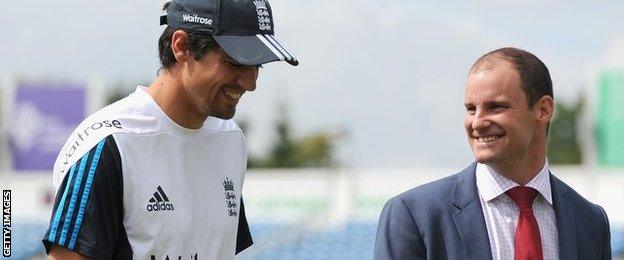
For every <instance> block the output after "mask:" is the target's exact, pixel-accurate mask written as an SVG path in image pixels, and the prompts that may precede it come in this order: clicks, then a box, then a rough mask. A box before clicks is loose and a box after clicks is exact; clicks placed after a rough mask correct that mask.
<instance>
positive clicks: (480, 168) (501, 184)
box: [476, 159, 552, 205]
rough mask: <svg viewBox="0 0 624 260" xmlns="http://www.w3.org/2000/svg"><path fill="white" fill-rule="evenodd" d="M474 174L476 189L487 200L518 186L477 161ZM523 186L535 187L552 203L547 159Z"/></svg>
mask: <svg viewBox="0 0 624 260" xmlns="http://www.w3.org/2000/svg"><path fill="white" fill-rule="evenodd" d="M476 175H477V189H478V190H479V193H480V194H481V196H482V197H483V199H484V200H485V201H487V202H489V201H491V200H493V199H495V198H497V197H498V196H500V195H502V194H503V193H505V192H506V191H508V190H509V189H511V188H513V187H516V186H520V185H519V184H518V183H516V182H514V181H512V180H510V179H507V178H505V177H504V176H503V175H501V174H500V173H498V172H496V171H495V170H494V169H492V167H490V166H487V165H485V164H481V163H477V170H476ZM525 186H527V187H531V188H534V189H536V190H537V191H538V192H539V193H540V194H541V195H542V196H543V197H544V199H546V201H548V203H549V204H550V205H552V192H551V189H550V176H549V165H548V159H547V160H546V162H545V163H544V166H543V167H542V169H541V170H540V172H539V173H538V174H537V175H536V176H535V177H534V178H533V179H532V180H530V181H529V182H528V183H527V184H526V185H525Z"/></svg>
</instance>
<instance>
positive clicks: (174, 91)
mask: <svg viewBox="0 0 624 260" xmlns="http://www.w3.org/2000/svg"><path fill="white" fill-rule="evenodd" d="M171 73H175V72H169V71H163V72H162V74H160V75H159V76H158V77H157V78H156V80H155V81H154V83H152V84H151V85H150V86H149V87H148V89H147V93H148V94H149V95H150V96H151V97H152V98H153V99H154V101H155V102H156V104H158V106H159V107H160V109H162V110H163V112H165V114H166V115H167V116H168V117H169V118H171V120H173V121H174V122H175V123H176V124H178V125H180V126H182V127H184V128H189V129H199V128H201V127H202V125H203V124H204V121H206V118H207V116H205V115H199V113H197V110H196V109H195V108H194V107H193V105H192V103H191V100H189V97H188V96H187V95H186V94H185V92H184V89H183V86H182V82H180V81H179V80H177V79H176V77H174V76H172V74H171Z"/></svg>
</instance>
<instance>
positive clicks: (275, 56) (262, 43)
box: [212, 34, 299, 66]
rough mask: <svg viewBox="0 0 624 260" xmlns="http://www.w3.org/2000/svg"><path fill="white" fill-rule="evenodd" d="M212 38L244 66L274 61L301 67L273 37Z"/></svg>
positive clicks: (222, 36) (233, 36) (259, 35)
mask: <svg viewBox="0 0 624 260" xmlns="http://www.w3.org/2000/svg"><path fill="white" fill-rule="evenodd" d="M212 37H213V38H214V39H215V41H217V43H218V44H219V46H221V49H223V50H224V51H225V53H227V54H228V55H229V56H230V57H232V59H234V60H236V61H237V62H239V63H240V64H243V65H260V64H265V63H269V62H273V61H286V62H288V63H290V64H291V65H293V66H297V65H299V62H298V61H297V59H296V58H295V57H294V56H293V55H292V54H291V53H290V52H288V51H287V50H286V49H285V48H284V47H283V46H282V45H281V44H280V43H279V42H278V41H277V40H276V39H275V37H274V36H273V35H269V34H258V35H254V36H238V35H212Z"/></svg>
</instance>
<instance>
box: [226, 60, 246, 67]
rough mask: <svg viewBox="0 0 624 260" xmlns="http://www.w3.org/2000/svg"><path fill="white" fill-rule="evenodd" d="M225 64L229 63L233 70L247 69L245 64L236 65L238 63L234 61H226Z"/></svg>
mask: <svg viewBox="0 0 624 260" xmlns="http://www.w3.org/2000/svg"><path fill="white" fill-rule="evenodd" d="M225 63H227V64H228V65H229V66H230V67H232V68H238V69H240V68H243V67H245V65H243V64H240V63H236V62H234V61H230V60H226V61H225Z"/></svg>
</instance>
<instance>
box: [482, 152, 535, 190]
mask: <svg viewBox="0 0 624 260" xmlns="http://www.w3.org/2000/svg"><path fill="white" fill-rule="evenodd" d="M545 163H546V156H540V157H532V158H528V159H527V160H521V161H518V162H513V163H508V164H503V163H492V164H487V165H488V166H490V167H492V168H493V169H494V170H495V171H496V172H498V173H500V174H501V175H503V176H504V177H505V178H507V179H510V180H512V181H514V182H516V183H518V184H520V185H525V184H527V183H528V182H529V181H531V180H532V179H533V178H535V176H537V174H539V172H540V171H541V170H542V168H543V167H544V164H545Z"/></svg>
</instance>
